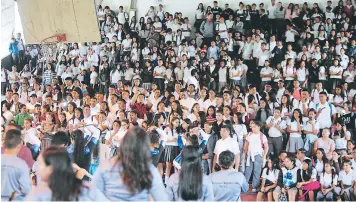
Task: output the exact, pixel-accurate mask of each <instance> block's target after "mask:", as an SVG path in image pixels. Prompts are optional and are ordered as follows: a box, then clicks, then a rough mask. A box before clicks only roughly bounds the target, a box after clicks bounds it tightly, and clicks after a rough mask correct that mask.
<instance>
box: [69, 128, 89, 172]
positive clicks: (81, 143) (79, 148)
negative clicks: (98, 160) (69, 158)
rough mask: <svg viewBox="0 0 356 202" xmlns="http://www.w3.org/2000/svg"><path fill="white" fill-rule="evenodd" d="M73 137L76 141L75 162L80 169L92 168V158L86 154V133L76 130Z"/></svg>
mask: <svg viewBox="0 0 356 202" xmlns="http://www.w3.org/2000/svg"><path fill="white" fill-rule="evenodd" d="M72 137H73V138H74V140H75V143H74V156H73V161H74V163H76V164H77V165H78V166H79V167H81V168H84V169H86V170H87V169H89V166H90V157H91V156H90V155H86V154H85V144H86V139H85V138H84V133H83V131H81V130H75V131H73V133H72Z"/></svg>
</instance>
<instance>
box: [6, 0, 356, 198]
mask: <svg viewBox="0 0 356 202" xmlns="http://www.w3.org/2000/svg"><path fill="white" fill-rule="evenodd" d="M325 3H326V5H325V7H319V5H318V4H317V3H314V4H313V5H310V4H308V3H307V2H306V3H304V4H303V5H298V4H288V5H284V4H282V2H278V3H277V2H275V1H274V0H271V2H270V3H269V4H268V5H264V4H263V3H261V4H259V5H256V4H252V5H244V3H242V2H240V3H239V7H238V8H230V7H229V4H227V3H226V4H225V5H224V9H222V8H220V7H219V4H218V2H216V1H214V2H213V5H212V6H206V5H203V4H202V3H200V4H199V5H198V6H197V9H196V11H195V19H189V18H187V17H184V15H185V13H180V12H176V13H169V12H165V11H164V7H163V6H162V5H159V6H158V8H155V7H153V6H151V7H150V8H149V10H148V12H147V13H146V15H145V16H141V17H140V18H137V17H136V16H132V17H131V19H130V18H129V15H128V13H127V12H125V11H124V10H123V7H120V8H119V11H118V12H115V11H113V10H111V9H110V7H109V6H106V7H104V8H103V7H102V6H99V7H98V10H97V15H98V27H99V29H100V31H101V39H102V40H101V41H100V42H80V43H72V44H63V45H62V47H60V48H59V49H58V52H57V55H55V56H54V57H47V58H45V59H46V60H43V56H44V55H43V53H42V51H41V49H40V47H37V46H32V45H24V43H23V41H22V39H21V35H20V34H18V35H17V36H16V37H14V38H12V40H11V43H10V45H9V51H10V53H11V54H12V58H13V64H14V65H13V66H12V67H11V69H8V67H3V66H2V67H1V82H2V83H1V86H2V88H1V91H2V96H3V99H2V102H1V107H2V113H1V127H2V130H3V133H2V145H3V147H2V153H3V154H2V156H3V157H4V156H5V158H2V163H1V165H2V187H4V186H6V189H2V199H4V200H5V199H6V200H8V199H23V198H25V197H26V199H27V200H51V199H52V200H149V199H152V198H153V199H154V200H234V201H238V200H240V192H241V190H242V191H247V190H248V184H247V183H248V182H249V181H250V180H251V184H252V190H251V191H252V192H255V193H257V200H258V201H261V200H264V199H268V201H273V200H274V201H287V200H288V201H295V200H310V201H313V200H318V201H324V200H327V201H330V200H346V201H348V200H353V199H355V200H356V198H355V197H356V195H355V191H354V190H356V171H354V169H356V163H355V159H354V157H355V158H356V156H355V155H354V154H355V152H356V147H355V142H354V141H355V140H356V129H355V128H356V115H355V113H356V82H355V76H356V71H355V57H356V35H355V34H356V33H355V30H356V23H355V22H356V2H355V0H346V1H343V0H340V1H339V2H338V3H337V5H334V3H332V2H331V1H327V2H325ZM20 53H21V54H20ZM20 131H21V132H20ZM23 161H25V162H23ZM13 162H16V163H13ZM60 162H63V163H60ZM25 164H27V166H26V168H29V170H30V171H31V172H32V173H33V174H34V177H33V179H34V180H33V182H32V190H31V183H30V180H29V179H30V175H29V172H28V169H25V168H24V165H25ZM151 164H153V165H152V166H151ZM4 171H5V172H4ZM62 175H63V177H61V176H62ZM19 176H21V177H19ZM261 179H262V180H261ZM88 181H90V182H88ZM9 182H11V183H9ZM63 185H68V186H63ZM164 185H165V186H166V188H165V187H164Z"/></svg>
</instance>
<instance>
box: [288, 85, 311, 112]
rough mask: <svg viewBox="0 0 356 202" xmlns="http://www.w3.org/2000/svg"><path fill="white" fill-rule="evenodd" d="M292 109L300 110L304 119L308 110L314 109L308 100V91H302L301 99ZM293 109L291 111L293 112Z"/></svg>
mask: <svg viewBox="0 0 356 202" xmlns="http://www.w3.org/2000/svg"><path fill="white" fill-rule="evenodd" d="M294 109H300V111H301V112H302V115H303V116H304V117H307V116H308V112H309V110H310V109H315V105H314V102H313V101H311V100H310V96H309V92H308V89H305V88H304V89H302V93H301V99H300V101H299V102H298V104H297V105H296V106H295V107H294ZM294 109H293V110H292V111H294Z"/></svg>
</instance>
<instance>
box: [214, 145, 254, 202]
mask: <svg viewBox="0 0 356 202" xmlns="http://www.w3.org/2000/svg"><path fill="white" fill-rule="evenodd" d="M218 160H219V166H220V168H221V170H220V171H218V172H214V173H212V174H210V179H211V181H212V183H213V190H214V201H241V198H240V194H241V190H242V191H243V192H247V191H248V182H247V181H246V178H245V176H244V175H243V174H242V173H241V172H238V171H237V170H235V169H234V165H235V154H234V153H232V152H231V151H227V150H226V151H223V152H221V153H220V155H219V159H218Z"/></svg>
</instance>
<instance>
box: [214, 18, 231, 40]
mask: <svg viewBox="0 0 356 202" xmlns="http://www.w3.org/2000/svg"><path fill="white" fill-rule="evenodd" d="M219 21H220V22H219V23H218V24H216V31H217V32H218V33H219V36H220V39H221V41H224V39H227V38H228V32H227V30H228V28H227V26H226V23H225V19H224V18H220V20H219Z"/></svg>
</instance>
